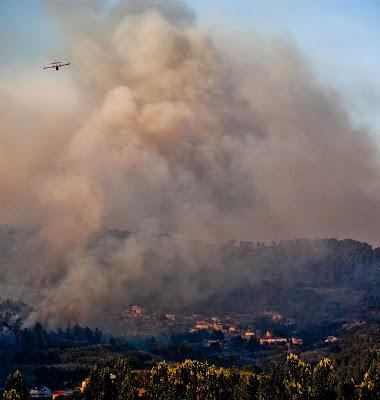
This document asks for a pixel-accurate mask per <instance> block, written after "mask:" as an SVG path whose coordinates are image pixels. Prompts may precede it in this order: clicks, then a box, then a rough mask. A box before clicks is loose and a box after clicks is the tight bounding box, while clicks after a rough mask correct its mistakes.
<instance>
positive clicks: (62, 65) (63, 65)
mask: <svg viewBox="0 0 380 400" xmlns="http://www.w3.org/2000/svg"><path fill="white" fill-rule="evenodd" d="M66 65H71V63H66V64H60V67H65V66H66Z"/></svg>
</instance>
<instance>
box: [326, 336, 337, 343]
mask: <svg viewBox="0 0 380 400" xmlns="http://www.w3.org/2000/svg"><path fill="white" fill-rule="evenodd" d="M337 340H338V338H337V337H336V336H327V338H326V339H325V343H334V342H336V341H337Z"/></svg>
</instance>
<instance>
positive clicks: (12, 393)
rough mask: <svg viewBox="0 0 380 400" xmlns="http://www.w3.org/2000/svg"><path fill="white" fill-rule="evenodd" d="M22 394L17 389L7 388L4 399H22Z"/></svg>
mask: <svg viewBox="0 0 380 400" xmlns="http://www.w3.org/2000/svg"><path fill="white" fill-rule="evenodd" d="M20 399H21V397H20V395H19V394H18V393H17V392H16V390H15V389H11V390H6V391H5V392H4V394H3V400H20Z"/></svg>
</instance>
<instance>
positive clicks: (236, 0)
mask: <svg viewBox="0 0 380 400" xmlns="http://www.w3.org/2000/svg"><path fill="white" fill-rule="evenodd" d="M110 1H113V2H116V1H117V0H110ZM187 3H188V4H189V5H191V6H192V7H193V8H194V9H195V10H196V12H197V15H198V21H199V24H201V25H202V26H205V27H206V28H211V29H212V28H213V27H216V26H217V27H220V26H223V29H230V30H231V31H232V30H248V31H249V30H252V31H258V32H260V33H263V34H266V35H275V36H283V37H286V38H290V39H292V40H293V41H294V42H295V43H296V44H297V45H298V46H299V47H300V48H301V49H302V50H303V52H304V54H305V55H306V57H308V58H309V59H310V60H311V61H312V65H313V68H314V70H315V71H316V72H317V73H318V75H319V76H320V78H321V79H322V80H323V81H324V82H326V83H327V84H329V85H332V86H333V87H336V88H337V89H339V90H340V91H341V92H342V93H343V94H344V95H345V99H346V103H347V106H348V107H350V110H351V112H352V115H353V117H354V118H356V119H357V120H359V121H360V122H364V123H370V124H372V125H373V126H374V127H375V130H376V131H379V130H380V117H379V116H378V114H379V113H378V109H379V107H380V74H379V71H380V51H379V50H380V45H379V43H380V24H379V23H378V21H379V17H380V2H379V1H377V0H363V1H357V0H319V1H313V0H304V1H302V0H299V1H297V0H206V1H205V0H188V1H187ZM227 34H228V32H227ZM0 37H1V39H2V40H1V45H0V46H1V53H0V68H1V67H8V68H9V67H11V68H16V69H19V68H21V69H23V68H26V67H27V66H31V65H33V66H34V65H35V64H38V63H43V62H45V61H49V59H48V58H49V56H50V54H51V52H50V50H51V47H52V45H53V44H54V32H52V30H51V27H50V26H49V25H48V23H47V21H46V19H45V16H44V11H43V6H42V0H28V1H26V0H0ZM4 38H8V39H9V40H4ZM58 56H59V55H57V57H58ZM379 135H380V134H379Z"/></svg>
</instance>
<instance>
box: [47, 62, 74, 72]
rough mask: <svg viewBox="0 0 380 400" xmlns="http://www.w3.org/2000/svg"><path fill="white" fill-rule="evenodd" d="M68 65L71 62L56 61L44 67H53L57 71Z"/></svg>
mask: <svg viewBox="0 0 380 400" xmlns="http://www.w3.org/2000/svg"><path fill="white" fill-rule="evenodd" d="M67 65H71V63H66V64H62V63H61V62H59V61H54V62H52V63H51V64H50V65H49V66H48V67H44V68H43V69H49V68H51V69H55V70H56V71H59V69H60V68H62V67H66V66H67Z"/></svg>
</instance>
